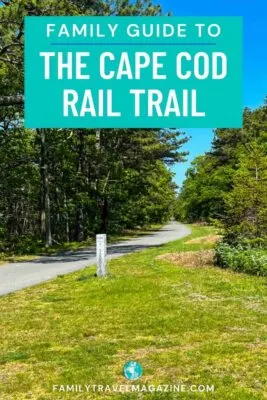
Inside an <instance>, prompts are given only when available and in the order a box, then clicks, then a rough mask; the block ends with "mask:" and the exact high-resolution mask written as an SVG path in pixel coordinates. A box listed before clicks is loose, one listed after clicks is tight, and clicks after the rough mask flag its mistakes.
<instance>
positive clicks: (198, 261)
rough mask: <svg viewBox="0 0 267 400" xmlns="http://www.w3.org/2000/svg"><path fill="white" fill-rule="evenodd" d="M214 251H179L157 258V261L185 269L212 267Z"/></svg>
mask: <svg viewBox="0 0 267 400" xmlns="http://www.w3.org/2000/svg"><path fill="white" fill-rule="evenodd" d="M213 258H214V250H200V251H181V252H179V253H168V254H163V255H162V256H159V257H157V259H159V260H166V261H170V262H171V263H173V264H175V265H179V266H180V267H187V268H201V267H206V266H211V265H213Z"/></svg>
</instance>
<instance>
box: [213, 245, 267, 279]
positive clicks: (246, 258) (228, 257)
mask: <svg viewBox="0 0 267 400" xmlns="http://www.w3.org/2000/svg"><path fill="white" fill-rule="evenodd" d="M215 263H216V264H217V265H219V266H220V267H222V268H231V269H232V270H233V271H237V272H246V273H248V274H250V275H258V276H267V252H266V251H264V250H260V249H254V248H250V249H248V248H244V247H243V246H241V245H238V246H230V245H229V244H227V243H224V242H221V243H219V244H218V245H217V247H216V252H215Z"/></svg>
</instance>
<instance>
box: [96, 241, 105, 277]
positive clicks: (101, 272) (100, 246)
mask: <svg viewBox="0 0 267 400" xmlns="http://www.w3.org/2000/svg"><path fill="white" fill-rule="evenodd" d="M96 261H97V271H96V274H97V276H105V275H106V274H107V235H106V234H101V235H96Z"/></svg>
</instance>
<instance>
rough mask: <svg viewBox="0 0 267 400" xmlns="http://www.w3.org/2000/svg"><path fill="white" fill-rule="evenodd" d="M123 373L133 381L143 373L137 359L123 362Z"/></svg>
mask: <svg viewBox="0 0 267 400" xmlns="http://www.w3.org/2000/svg"><path fill="white" fill-rule="evenodd" d="M123 373H124V376H125V378H127V379H129V380H131V381H134V380H135V379H139V378H141V376H142V374H143V369H142V366H141V364H139V363H138V362H137V361H128V362H127V363H126V364H124V367H123Z"/></svg>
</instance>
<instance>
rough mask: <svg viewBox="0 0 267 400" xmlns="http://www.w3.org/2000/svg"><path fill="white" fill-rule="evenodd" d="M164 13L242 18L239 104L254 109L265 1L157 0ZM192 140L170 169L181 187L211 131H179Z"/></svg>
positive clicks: (263, 60) (265, 42) (264, 60)
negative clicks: (183, 157) (184, 158)
mask: <svg viewBox="0 0 267 400" xmlns="http://www.w3.org/2000/svg"><path fill="white" fill-rule="evenodd" d="M160 3H161V4H162V5H163V8H164V11H166V12H167V11H172V13H173V14H174V15H176V16H179V15H180V16H198V15H199V16H216V15H218V16H242V17H243V24H244V43H243V46H244V59H243V63H244V64H243V65H244V67H243V105H244V106H248V107H251V108H255V107H257V106H259V105H261V104H262V103H263V99H264V96H265V94H267V2H266V0H223V1H222V0H217V1H216V0H215V1H214V0H201V1H199V0H190V1H176V0H161V2H160ZM181 130H183V131H186V132H188V134H189V135H190V136H191V137H192V139H191V140H190V142H189V143H188V144H187V145H186V146H185V149H186V150H189V151H190V155H189V157H188V162H187V163H184V164H178V165H176V166H175V167H174V171H175V173H176V178H175V180H176V182H177V183H178V184H181V183H182V181H183V179H184V174H185V171H186V169H187V168H188V166H189V164H190V161H192V160H193V159H194V158H195V157H196V156H197V155H199V154H202V153H204V152H205V151H207V150H208V149H209V148H210V143H211V140H212V137H213V132H212V130H211V129H182V127H181Z"/></svg>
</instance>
